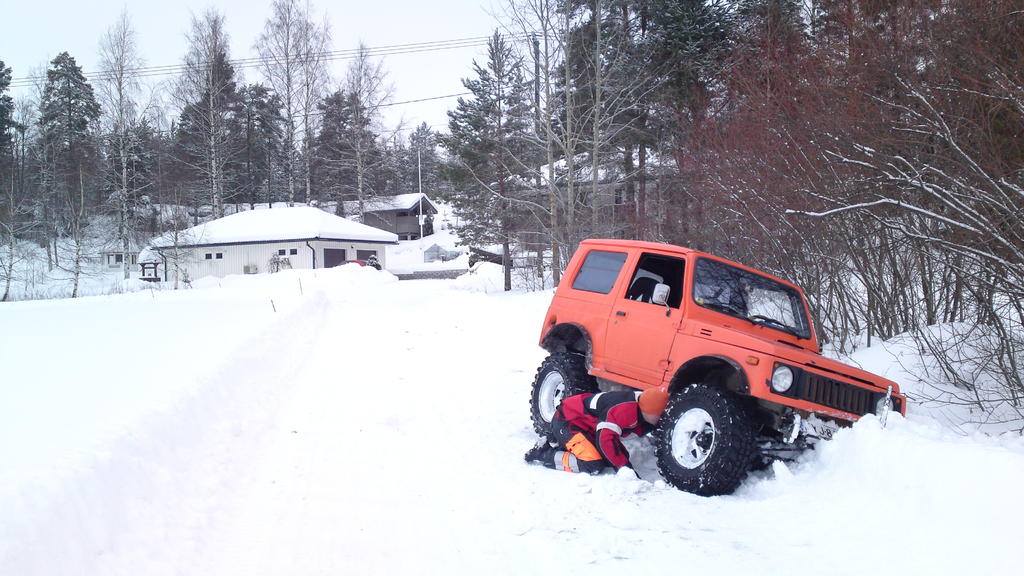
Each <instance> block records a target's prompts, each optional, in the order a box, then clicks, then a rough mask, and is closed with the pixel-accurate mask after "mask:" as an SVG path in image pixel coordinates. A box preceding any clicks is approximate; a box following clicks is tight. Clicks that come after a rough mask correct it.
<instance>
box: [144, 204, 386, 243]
mask: <svg viewBox="0 0 1024 576" xmlns="http://www.w3.org/2000/svg"><path fill="white" fill-rule="evenodd" d="M313 239H320V240H348V241H358V242H378V243H385V244H395V243H397V242H398V236H397V235H395V234H392V233H391V232H387V231H384V230H380V229H379V228H374V227H372V226H367V225H365V224H360V223H358V222H353V221H351V220H347V219H345V218H341V217H340V216H335V215H333V214H328V213H327V212H324V211H323V210H320V209H319V208H313V207H310V206H293V207H290V208H270V209H256V210H247V211H245V212H238V213H236V214H232V215H230V216H225V217H223V218H218V219H216V220H211V221H209V222H205V223H203V224H200V225H198V226H193V227H192V228H189V229H188V230H185V231H183V232H179V233H178V242H179V243H180V244H183V245H188V246H209V245H214V244H217V245H220V244H240V243H243V242H268V241H284V240H313ZM173 244H174V239H173V237H172V235H171V234H169V233H168V234H164V235H162V236H159V237H157V238H155V239H154V240H153V241H152V242H150V244H149V245H150V247H153V248H164V247H168V246H172V245H173Z"/></svg>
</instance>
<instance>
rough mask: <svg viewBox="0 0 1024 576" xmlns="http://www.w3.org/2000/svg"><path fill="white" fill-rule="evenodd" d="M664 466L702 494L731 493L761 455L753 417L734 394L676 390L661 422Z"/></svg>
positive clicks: (668, 475) (676, 480)
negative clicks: (751, 418)
mask: <svg viewBox="0 0 1024 576" xmlns="http://www.w3.org/2000/svg"><path fill="white" fill-rule="evenodd" d="M656 449H657V455H658V470H659V471H660V472H661V475H662V476H664V477H665V480H667V481H668V482H669V483H670V484H672V485H673V486H675V487H676V488H679V489H680V490H685V491H687V492H693V493H694V494H699V495H701V496H716V495H720V494H731V493H732V492H733V491H734V490H736V487H737V486H739V484H740V482H741V481H742V480H743V479H744V478H745V477H746V476H747V473H748V472H749V471H750V468H751V465H752V464H753V461H754V457H755V455H756V453H757V445H756V442H755V434H754V428H753V426H752V424H751V421H750V419H749V417H748V415H747V413H746V411H745V410H744V409H743V406H741V405H740V403H739V402H738V400H737V398H736V397H735V396H733V395H732V394H731V393H729V392H726V391H723V390H720V389H718V388H714V387H711V386H708V385H706V384H695V385H693V386H689V387H687V388H685V389H683V390H682V391H680V392H678V393H676V394H673V395H672V398H671V400H669V403H668V407H667V408H666V409H665V413H664V415H663V416H662V417H661V421H660V422H659V423H658V436H657V439H656Z"/></svg>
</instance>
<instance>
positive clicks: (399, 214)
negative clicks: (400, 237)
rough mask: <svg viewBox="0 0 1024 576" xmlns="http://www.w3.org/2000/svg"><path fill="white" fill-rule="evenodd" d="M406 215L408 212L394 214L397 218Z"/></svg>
mask: <svg viewBox="0 0 1024 576" xmlns="http://www.w3.org/2000/svg"><path fill="white" fill-rule="evenodd" d="M408 215H409V213H408V212H399V213H398V214H395V216H398V217H399V218H405V217H406V216H408Z"/></svg>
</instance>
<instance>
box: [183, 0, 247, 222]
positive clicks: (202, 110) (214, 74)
mask: <svg viewBox="0 0 1024 576" xmlns="http://www.w3.org/2000/svg"><path fill="white" fill-rule="evenodd" d="M187 38H188V43H189V48H188V53H187V54H186V56H185V71H184V73H183V74H182V75H181V79H180V82H179V85H178V91H177V93H176V96H177V97H178V98H179V99H181V101H182V112H181V118H180V125H179V131H180V133H181V134H183V135H185V136H186V137H184V138H182V146H183V147H184V148H185V150H184V152H185V153H184V154H183V155H182V157H180V158H179V160H181V161H182V162H184V163H185V164H187V165H188V166H189V168H191V170H192V171H193V172H194V173H195V174H197V175H199V177H200V179H201V180H202V181H204V184H205V188H206V196H207V197H208V198H209V203H210V205H211V207H212V208H213V214H214V216H215V217H218V218H219V217H221V216H223V215H224V198H225V174H224V168H225V166H226V165H227V163H228V162H229V161H230V160H231V159H232V157H233V156H234V155H235V154H236V153H237V150H236V149H235V145H234V142H233V139H232V138H233V137H232V134H231V131H230V130H229V120H230V115H231V105H232V102H233V101H234V99H235V98H236V93H235V80H234V68H233V67H232V65H231V63H230V61H229V54H230V52H229V43H228V36H227V32H225V30H224V16H222V15H221V14H219V13H217V12H216V11H214V10H209V11H207V12H205V13H204V14H203V15H202V16H201V17H195V16H193V17H192V29H191V30H190V31H189V33H188V35H187Z"/></svg>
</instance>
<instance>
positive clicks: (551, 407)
mask: <svg viewBox="0 0 1024 576" xmlns="http://www.w3.org/2000/svg"><path fill="white" fill-rule="evenodd" d="M564 394H565V379H564V378H562V375H561V374H560V373H559V372H557V371H554V372H548V374H547V375H546V376H544V379H543V380H541V382H540V392H538V396H539V398H537V406H538V407H539V408H540V415H541V417H542V418H544V420H545V421H547V422H551V419H552V418H554V417H555V408H557V407H558V403H559V402H561V401H562V396H563V395H564Z"/></svg>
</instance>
